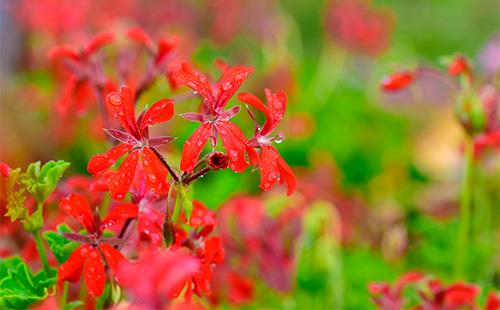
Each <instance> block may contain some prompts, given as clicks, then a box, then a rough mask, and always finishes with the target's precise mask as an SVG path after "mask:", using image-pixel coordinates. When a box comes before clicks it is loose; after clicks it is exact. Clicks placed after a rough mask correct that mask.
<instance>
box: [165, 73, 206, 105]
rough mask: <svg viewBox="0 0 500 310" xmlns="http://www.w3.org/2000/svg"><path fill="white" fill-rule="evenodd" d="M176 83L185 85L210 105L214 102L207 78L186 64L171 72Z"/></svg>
mask: <svg viewBox="0 0 500 310" xmlns="http://www.w3.org/2000/svg"><path fill="white" fill-rule="evenodd" d="M172 76H173V78H174V80H175V82H176V83H178V84H181V85H186V86H187V87H189V88H191V89H192V90H194V91H195V92H197V93H198V94H200V95H201V96H202V97H203V98H205V100H207V101H208V102H209V103H210V104H213V103H214V102H215V98H214V95H213V93H212V87H211V86H210V82H209V81H208V79H207V77H206V76H204V75H203V74H201V73H200V72H197V71H195V70H194V69H193V68H192V67H191V65H189V64H188V63H183V64H182V65H181V67H180V68H178V69H177V70H175V71H173V72H172Z"/></svg>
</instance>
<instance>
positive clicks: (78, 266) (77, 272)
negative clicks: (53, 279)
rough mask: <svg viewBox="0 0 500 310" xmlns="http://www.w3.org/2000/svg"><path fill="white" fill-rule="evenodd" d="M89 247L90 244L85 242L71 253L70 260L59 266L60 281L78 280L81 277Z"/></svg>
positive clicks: (58, 275)
mask: <svg viewBox="0 0 500 310" xmlns="http://www.w3.org/2000/svg"><path fill="white" fill-rule="evenodd" d="M88 249H89V245H87V244H84V245H81V246H79V247H78V248H76V250H74V251H73V253H71V255H70V256H69V258H68V260H67V261H66V262H65V263H64V264H62V265H61V266H60V267H59V272H58V273H57V277H58V280H59V281H70V282H76V281H78V280H79V279H80V276H81V275H82V269H83V264H84V263H85V258H86V257H87V252H88Z"/></svg>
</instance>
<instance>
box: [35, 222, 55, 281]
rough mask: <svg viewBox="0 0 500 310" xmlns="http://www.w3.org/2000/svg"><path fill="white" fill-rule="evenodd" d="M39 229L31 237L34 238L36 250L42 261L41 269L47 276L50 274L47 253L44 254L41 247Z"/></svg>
mask: <svg viewBox="0 0 500 310" xmlns="http://www.w3.org/2000/svg"><path fill="white" fill-rule="evenodd" d="M40 231H41V230H40V229H38V230H36V231H34V232H33V237H34V238H35V243H36V249H37V251H38V255H40V259H41V260H42V265H43V268H44V269H45V273H47V274H48V275H50V274H52V271H51V270H50V265H49V260H48V259H47V252H45V247H44V246H43V241H42V234H41V233H40Z"/></svg>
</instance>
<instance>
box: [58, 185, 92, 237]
mask: <svg viewBox="0 0 500 310" xmlns="http://www.w3.org/2000/svg"><path fill="white" fill-rule="evenodd" d="M59 208H61V210H63V211H64V212H66V213H67V214H68V215H69V216H71V217H74V218H75V219H76V220H77V221H78V222H80V224H82V226H83V227H85V229H86V230H87V231H88V232H89V233H93V232H95V227H94V226H95V222H94V217H93V216H92V210H91V209H90V206H89V203H88V201H87V199H86V198H85V196H83V195H81V194H71V195H69V196H68V197H65V198H62V199H61V201H60V202H59Z"/></svg>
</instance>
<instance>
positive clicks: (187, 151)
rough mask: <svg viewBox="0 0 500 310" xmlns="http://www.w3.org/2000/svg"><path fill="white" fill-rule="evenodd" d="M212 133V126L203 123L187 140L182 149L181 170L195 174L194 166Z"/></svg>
mask: <svg viewBox="0 0 500 310" xmlns="http://www.w3.org/2000/svg"><path fill="white" fill-rule="evenodd" d="M211 133H212V124H211V123H203V124H201V126H200V127H198V128H197V129H196V130H195V132H194V133H193V135H191V137H189V139H187V141H186V143H184V146H183V148H182V158H181V170H182V171H186V172H193V169H194V166H195V165H196V162H197V161H198V158H199V157H200V153H201V151H202V150H203V147H204V146H205V144H206V143H207V140H208V137H209V136H210V134H211Z"/></svg>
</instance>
